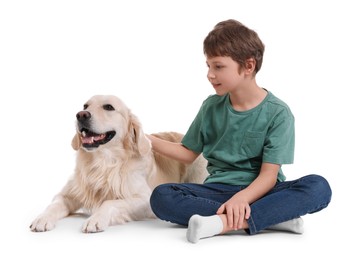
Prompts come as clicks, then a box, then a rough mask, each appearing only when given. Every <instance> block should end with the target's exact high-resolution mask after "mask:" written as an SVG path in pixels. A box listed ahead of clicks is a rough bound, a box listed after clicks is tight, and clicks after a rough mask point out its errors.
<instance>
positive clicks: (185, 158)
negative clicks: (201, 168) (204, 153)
mask: <svg viewBox="0 0 362 260" xmlns="http://www.w3.org/2000/svg"><path fill="white" fill-rule="evenodd" d="M146 136H147V138H148V139H149V140H150V141H151V143H152V149H153V150H154V151H156V152H158V153H160V154H162V155H164V156H167V157H169V158H171V159H174V160H177V161H180V162H182V163H186V164H190V163H192V162H193V161H194V160H195V159H196V158H197V157H198V156H199V154H198V153H195V152H193V151H191V150H189V149H187V148H186V147H185V146H183V145H182V144H181V143H173V142H170V141H166V140H163V139H160V138H157V137H156V136H153V135H146Z"/></svg>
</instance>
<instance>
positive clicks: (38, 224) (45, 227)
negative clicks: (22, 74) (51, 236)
mask: <svg viewBox="0 0 362 260" xmlns="http://www.w3.org/2000/svg"><path fill="white" fill-rule="evenodd" d="M54 227H55V221H53V220H51V219H50V218H48V217H47V216H44V215H41V216H39V217H37V218H36V219H34V221H33V222H32V223H31V225H30V230H31V231H34V232H45V231H50V230H52V229H53V228H54Z"/></svg>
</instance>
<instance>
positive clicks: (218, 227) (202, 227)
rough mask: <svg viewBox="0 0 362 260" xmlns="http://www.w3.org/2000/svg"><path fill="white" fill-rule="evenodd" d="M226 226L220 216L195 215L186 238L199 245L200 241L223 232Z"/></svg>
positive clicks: (190, 222)
mask: <svg viewBox="0 0 362 260" xmlns="http://www.w3.org/2000/svg"><path fill="white" fill-rule="evenodd" d="M223 228H224V224H223V222H222V220H221V218H220V217H219V216H218V215H213V216H208V217H202V216H200V215H193V216H192V217H191V218H190V220H189V227H188V229H187V233H186V237H187V240H188V241H189V242H191V243H197V242H198V241H199V239H201V238H205V237H212V236H215V235H218V234H220V233H221V232H222V230H223Z"/></svg>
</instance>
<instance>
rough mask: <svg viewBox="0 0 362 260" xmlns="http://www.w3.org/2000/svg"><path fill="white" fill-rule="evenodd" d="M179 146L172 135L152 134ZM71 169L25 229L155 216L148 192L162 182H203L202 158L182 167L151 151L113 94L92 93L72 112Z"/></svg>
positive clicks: (87, 226) (98, 227)
mask: <svg viewBox="0 0 362 260" xmlns="http://www.w3.org/2000/svg"><path fill="white" fill-rule="evenodd" d="M153 135H155V136H157V137H159V138H162V139H165V140H168V141H171V142H180V141H181V139H182V137H183V135H182V134H180V133H177V132H160V133H155V134H153ZM71 144H72V147H73V149H74V150H76V154H77V157H76V163H75V164H76V165H75V171H74V173H73V175H72V176H71V178H70V179H69V180H68V182H67V183H66V184H65V186H64V187H63V189H62V190H61V191H60V192H59V193H58V194H57V195H56V196H55V197H54V199H53V201H52V202H51V204H50V205H49V206H48V207H47V208H46V209H45V211H44V212H43V213H42V214H40V215H39V216H38V217H37V218H36V219H35V220H34V221H33V222H32V223H31V225H30V229H31V231H34V232H43V231H49V230H52V229H53V228H54V227H55V225H56V222H57V221H58V220H60V219H62V218H65V217H67V216H69V215H70V214H73V213H77V212H80V211H83V212H86V213H87V214H88V215H89V218H88V219H86V221H85V222H84V224H83V226H82V231H83V232H84V233H95V232H101V231H104V230H105V229H106V228H107V227H108V226H111V225H120V224H124V223H126V222H129V221H137V220H145V219H152V218H156V216H155V215H154V214H153V212H152V209H151V207H150V203H149V198H150V196H151V193H152V190H153V189H154V188H155V187H156V186H157V185H160V184H162V183H171V182H173V183H175V182H177V183H182V182H192V183H202V182H203V181H204V179H205V178H206V176H207V171H206V160H205V159H204V158H203V157H202V155H200V156H199V157H198V158H197V159H196V160H195V161H194V162H193V163H192V164H189V165H186V164H183V163H180V162H178V161H175V160H172V159H169V158H166V157H164V156H162V155H160V154H158V153H156V152H154V151H153V150H152V147H151V142H150V140H149V139H148V138H147V137H146V135H145V134H144V132H143V129H142V125H141V123H140V121H139V120H138V118H137V117H136V116H135V115H134V114H133V113H132V112H131V110H130V109H129V108H128V107H127V106H126V104H125V103H124V102H123V101H122V100H121V99H120V98H118V97H116V96H113V95H96V96H93V97H91V98H90V99H89V100H88V101H87V102H86V103H85V105H84V108H83V110H82V111H80V112H78V113H77V114H76V134H75V136H74V137H73V139H72V142H71Z"/></svg>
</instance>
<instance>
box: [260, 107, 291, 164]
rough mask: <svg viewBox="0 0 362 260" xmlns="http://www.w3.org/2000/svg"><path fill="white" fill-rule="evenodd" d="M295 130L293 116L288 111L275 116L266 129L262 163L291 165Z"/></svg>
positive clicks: (285, 110)
mask: <svg viewBox="0 0 362 260" xmlns="http://www.w3.org/2000/svg"><path fill="white" fill-rule="evenodd" d="M294 146H295V129H294V116H293V114H292V113H291V112H290V110H288V109H284V110H282V111H281V112H280V113H279V114H277V115H276V116H275V119H274V120H273V123H272V124H271V126H270V127H269V129H268V132H267V135H266V139H265V144H264V149H263V162H268V163H274V164H291V163H293V161H294Z"/></svg>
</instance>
